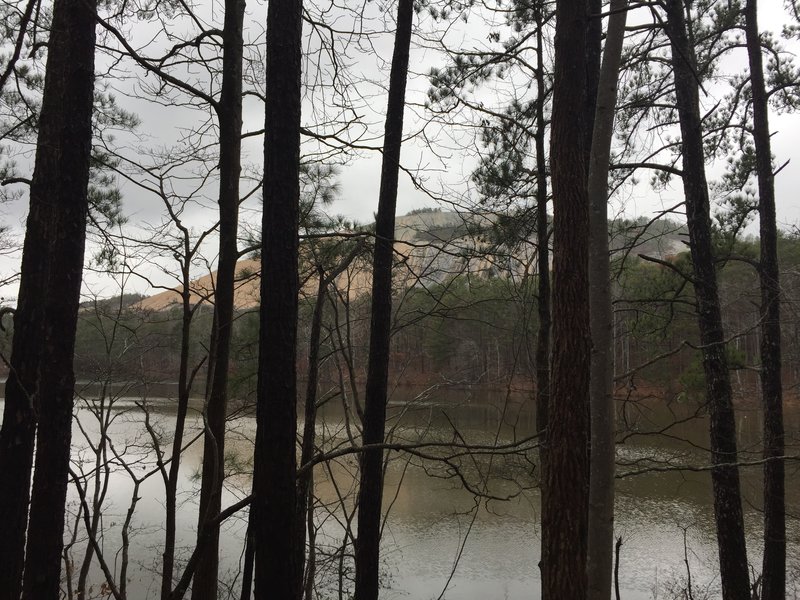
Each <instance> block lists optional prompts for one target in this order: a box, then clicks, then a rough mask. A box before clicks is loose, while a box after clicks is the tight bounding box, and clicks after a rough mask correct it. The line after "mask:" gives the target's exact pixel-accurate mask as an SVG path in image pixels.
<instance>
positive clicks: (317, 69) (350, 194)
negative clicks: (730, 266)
mask: <svg viewBox="0 0 800 600" xmlns="http://www.w3.org/2000/svg"><path fill="white" fill-rule="evenodd" d="M781 4H782V2H775V1H773V2H762V3H761V6H762V8H761V14H760V26H761V29H762V30H772V31H775V32H779V31H780V29H781V27H782V25H783V24H784V23H786V22H788V15H787V14H786V13H785V12H784V11H783V10H782V9H781V6H780V5H781ZM365 6H366V8H365V14H364V19H363V20H361V15H360V14H358V15H354V14H353V13H347V12H344V11H341V15H340V16H339V17H338V20H337V21H336V22H335V27H337V28H338V29H340V30H346V29H348V28H352V27H353V26H354V25H358V26H359V27H361V28H362V29H366V30H372V31H375V32H379V31H381V30H386V31H390V30H391V26H392V25H391V24H392V22H393V18H394V17H393V14H392V13H393V12H394V3H393V2H370V3H368V4H366V5H365ZM387 7H388V8H389V10H388V11H387V12H383V9H385V8H387ZM765 7H766V8H765ZM205 10H206V11H207V12H206V14H203V15H201V16H202V17H203V18H206V19H207V20H208V21H209V22H218V21H219V20H220V18H221V14H219V12H221V4H220V3H218V2H212V3H209V4H208V5H207V6H206V7H205ZM217 11H219V12H217ZM265 12H266V11H265V7H264V6H263V4H260V3H256V2H254V1H252V0H251V2H249V3H248V13H249V16H248V22H250V26H249V30H248V34H247V37H248V38H249V39H250V40H251V41H252V42H254V43H255V44H260V46H259V48H260V50H258V52H260V53H261V54H263V35H262V31H263V28H262V27H261V25H260V22H261V21H262V20H263V16H264V14H265ZM417 22H421V27H422V29H423V30H425V31H428V32H432V31H438V32H439V34H440V35H442V36H443V39H445V40H446V41H447V43H448V44H449V45H451V46H454V47H460V48H462V49H467V50H473V49H484V48H486V47H487V46H488V44H489V42H488V41H487V35H488V32H489V31H492V30H498V31H503V28H502V27H501V21H500V20H498V22H497V23H496V24H495V25H496V27H494V28H492V26H487V25H485V24H482V23H481V22H479V20H478V19H476V18H474V15H473V18H472V19H471V20H469V22H467V23H464V22H463V21H460V20H455V21H454V22H453V23H450V24H448V25H447V29H446V30H445V29H444V25H442V24H441V23H434V22H433V20H432V19H431V18H430V16H428V15H419V16H418V17H417ZM154 31H155V30H154V29H152V28H148V26H140V27H139V28H137V30H136V31H135V32H132V33H131V35H132V36H133V37H134V38H135V39H136V40H139V39H141V40H144V39H147V38H150V37H152V36H153V35H154ZM176 31H177V26H176ZM187 31H188V25H187ZM306 33H308V37H307V43H306V48H305V50H306V51H308V52H309V53H310V55H311V56H312V57H313V58H312V59H310V60H309V62H307V63H306V65H307V70H306V73H305V74H304V77H305V81H306V83H307V85H308V88H309V90H310V91H309V92H308V93H307V97H306V99H305V104H304V117H303V122H304V125H306V126H308V127H314V125H315V123H319V122H320V120H322V119H329V120H330V121H331V123H330V124H328V125H326V126H324V127H321V128H320V129H321V130H322V131H325V132H326V133H330V132H331V131H334V130H337V125H336V123H337V122H338V123H341V122H342V121H344V120H350V119H354V118H356V117H357V121H358V125H357V126H355V127H353V128H352V129H351V130H350V132H349V133H344V134H342V135H343V136H344V137H347V138H348V139H350V140H351V141H352V142H354V143H357V144H360V145H362V146H373V147H374V146H379V145H380V144H381V136H382V130H383V112H384V110H385V105H386V97H385V86H386V85H387V84H388V74H389V66H390V60H391V52H392V45H393V39H392V35H391V34H390V33H384V34H379V33H375V34H374V35H371V36H368V37H367V38H365V40H366V41H363V40H362V41H353V40H350V41H349V42H348V44H347V52H346V54H345V56H344V57H343V58H342V59H341V61H342V63H341V65H340V69H341V71H340V73H339V76H340V77H341V79H339V80H337V83H338V85H339V86H340V89H341V88H344V89H345V93H346V94H347V95H348V96H349V97H350V99H351V100H352V101H353V102H354V104H355V105H356V106H355V110H354V111H352V112H348V111H347V110H339V111H337V110H336V109H333V110H331V106H332V105H333V104H334V102H333V99H334V98H335V97H334V96H332V95H331V92H330V89H329V88H328V87H326V85H315V84H318V83H319V82H322V83H324V84H327V83H329V82H330V81H331V79H332V77H331V73H332V72H333V71H332V69H333V66H332V65H331V64H330V62H329V61H327V59H326V58H325V56H324V54H322V53H319V52H317V51H318V50H319V48H320V44H319V38H317V37H316V36H315V35H314V32H311V31H310V28H309V27H308V26H306ZM505 34H506V35H507V30H506V33H505ZM141 43H143V42H141ZM339 43H340V44H341V47H344V44H345V42H344V41H340V42H339ZM434 45H435V44H434V43H433V42H432V41H431V39H430V37H429V38H428V39H425V38H422V37H417V38H416V39H415V42H414V49H413V50H412V57H411V69H412V74H411V76H410V80H409V87H408V93H407V100H408V102H409V107H408V108H407V110H406V119H405V131H406V134H411V133H416V134H419V135H417V136H416V137H414V138H413V139H411V140H409V141H407V142H406V143H405V145H404V146H403V153H402V163H403V165H404V167H406V168H407V169H408V170H409V171H411V172H413V173H414V174H415V176H416V177H418V179H419V182H421V183H423V184H424V186H425V188H426V190H427V192H429V193H426V192H424V191H420V190H418V189H416V188H415V185H414V182H412V180H411V177H409V176H408V175H406V174H401V178H400V189H399V193H398V207H397V212H398V214H405V213H407V212H408V211H410V210H412V209H415V208H420V207H423V206H434V205H435V201H434V200H433V199H432V197H431V194H432V195H433V196H443V197H446V198H447V199H451V200H453V201H454V202H456V203H457V204H458V203H460V202H461V201H462V199H463V198H465V197H470V196H471V197H472V199H474V193H473V191H472V190H470V180H469V175H470V173H471V172H472V170H473V169H474V167H475V165H476V158H475V156H476V151H477V150H478V146H477V145H476V140H475V136H474V131H473V130H472V128H471V125H469V126H462V125H458V124H456V125H452V126H451V125H445V124H442V123H439V122H435V121H433V122H432V121H431V120H430V115H429V114H428V113H427V112H426V111H425V109H424V106H423V104H424V102H425V99H426V91H427V89H428V85H429V84H428V79H427V75H428V72H429V70H430V68H431V67H434V66H437V65H442V64H444V63H443V57H442V55H441V53H439V52H437V51H436V50H435V49H433V48H432V46H434ZM153 54H155V52H154V51H152V50H151V51H150V52H149V55H153ZM745 59H746V57H745V56H744V55H742V56H741V57H740V60H742V61H744V60H745ZM99 63H100V64H101V65H107V64H108V59H106V58H102V57H101V58H100V59H99ZM259 65H260V63H259V62H258V61H256V65H255V66H254V72H255V73H256V75H257V74H258V73H257V71H258V66H259ZM342 67H346V68H342ZM740 67H743V65H737V64H729V65H726V68H727V69H729V70H738V69H739V68H740ZM127 68H128V69H129V71H127V74H128V75H129V76H130V78H129V79H126V80H122V81H119V80H117V81H111V82H109V83H110V85H112V88H113V89H115V90H116V95H117V97H118V101H119V103H120V105H122V106H124V107H126V108H128V109H129V110H131V111H133V112H135V113H136V114H137V115H139V117H140V119H141V125H140V126H139V128H138V130H137V137H136V138H132V137H128V138H126V136H125V134H121V135H120V136H119V139H120V140H121V141H122V142H123V146H125V150H124V151H126V152H128V153H130V154H131V156H135V155H136V153H137V148H139V147H143V146H150V147H167V146H169V145H171V144H174V143H175V142H177V141H179V140H181V139H182V138H183V137H185V134H186V132H187V131H189V130H191V129H193V128H195V127H196V126H197V125H198V123H201V122H202V121H204V120H205V118H206V117H207V115H208V111H205V113H203V112H202V111H197V110H191V109H188V108H185V107H180V106H157V105H153V104H152V103H149V102H147V101H145V100H142V99H137V98H133V97H131V94H132V92H133V91H134V90H136V89H138V86H139V84H138V83H136V78H137V77H141V76H142V70H141V69H140V68H138V67H136V66H135V65H130V66H128V67H127ZM190 75H191V74H190ZM144 81H145V82H153V81H154V77H153V75H148V76H147V78H145V79H144ZM526 83H527V82H525V81H513V82H506V83H505V85H507V86H515V87H516V88H524V87H525V85H526ZM509 89H510V88H508V87H507V88H505V89H501V91H500V92H494V91H487V92H481V91H478V92H477V93H478V95H480V94H481V93H486V94H494V96H487V101H489V100H492V101H495V102H497V101H499V100H500V98H501V97H507V96H508V95H509V94H510V93H511V92H509ZM513 93H514V94H518V93H524V91H523V92H518V91H514V92H513ZM711 100H712V99H709V98H707V99H706V101H707V102H709V101H711ZM262 127H263V105H262V104H261V102H260V101H257V100H255V99H253V98H249V99H248V100H246V102H245V126H244V129H245V131H256V130H259V129H261V128H262ZM771 129H772V130H773V132H774V137H773V152H774V154H775V156H776V161H777V164H783V163H784V162H786V161H790V162H789V165H788V166H787V167H786V168H785V169H784V170H783V171H782V172H781V173H780V174H779V176H778V178H777V180H776V186H777V202H778V220H779V224H780V225H781V226H783V227H785V228H788V227H791V226H793V225H797V224H798V223H800V200H798V198H797V190H798V189H800V143H799V141H798V137H800V116H798V115H775V114H773V115H772V116H771ZM420 132H421V133H420ZM262 143H263V138H262V137H260V136H257V137H251V138H247V139H245V142H244V161H245V164H246V165H250V166H251V167H252V168H253V169H257V168H260V167H259V165H260V162H261V159H262V153H263V148H262ZM305 149H306V151H307V152H309V153H313V152H315V151H317V150H318V149H319V147H318V146H316V145H314V144H313V143H307V144H306V145H305ZM25 160H26V158H25V157H23V158H22V159H21V164H22V165H23V166H24V164H25V162H24V161H25ZM143 160H144V159H143ZM717 171H718V170H717ZM712 173H713V170H712ZM379 176H380V154H379V153H377V152H374V151H373V152H370V151H366V150H365V151H361V152H358V153H353V154H352V156H351V157H350V158H349V159H348V161H347V163H346V164H344V165H343V166H342V169H341V175H340V178H339V184H340V190H341V193H340V195H339V199H338V200H337V201H336V203H335V204H334V206H333V207H331V208H330V212H332V213H338V214H343V215H344V216H346V217H348V218H351V219H355V220H357V221H359V222H362V223H365V222H370V221H371V220H372V215H373V213H374V211H375V210H376V206H377V195H378V188H379ZM640 179H641V180H642V183H641V184H640V185H638V186H637V187H636V188H635V189H628V190H626V191H625V193H624V195H623V197H621V198H619V199H616V201H615V202H616V204H615V208H614V210H615V212H617V213H622V214H625V215H626V216H638V215H646V216H650V215H653V214H654V213H655V212H657V211H659V210H661V209H662V208H664V207H665V206H671V205H674V204H677V202H679V200H680V196H681V189H680V185H679V182H677V181H676V182H673V184H672V186H671V187H670V188H668V189H667V190H665V191H662V192H660V193H655V192H653V191H652V190H651V189H650V187H649V185H648V184H647V182H648V180H649V174H645V173H642V175H641V177H640ZM251 185H252V182H248V181H245V182H244V183H243V190H246V189H249V188H250V186H251ZM122 190H123V194H124V205H123V210H124V212H125V214H126V215H127V216H128V219H129V223H130V226H132V227H139V226H143V225H144V224H146V223H149V224H157V223H158V222H159V221H160V220H161V218H162V215H163V212H164V211H163V206H162V205H161V204H160V202H159V200H158V199H157V198H156V197H154V196H152V195H151V194H148V193H146V192H143V191H142V190H141V189H137V188H136V187H135V186H133V185H131V184H129V183H124V182H123V184H122ZM215 193H216V189H215V186H214V185H213V184H212V185H209V186H207V189H206V190H205V192H204V193H203V194H201V196H200V197H199V200H200V201H199V202H197V203H191V204H190V205H187V208H186V210H185V212H184V215H183V217H184V221H185V222H186V223H187V224H189V225H191V226H193V227H195V228H196V229H197V230H198V231H200V230H202V229H204V228H206V227H208V224H209V223H211V222H213V220H214V218H215V217H214V197H215ZM259 200H260V194H256V195H254V196H253V198H252V199H251V200H250V201H249V202H248V203H247V205H246V206H245V208H244V210H243V215H242V216H243V219H244V221H245V222H246V223H248V224H253V225H256V224H258V223H259V221H260V216H259V215H258V203H259ZM2 208H3V211H4V214H3V215H2V219H3V221H4V222H5V223H8V224H9V225H11V226H12V228H13V230H14V233H15V235H16V236H17V239H18V241H19V242H20V243H21V239H22V235H23V226H24V217H25V214H26V212H27V207H26V202H25V201H24V200H22V201H18V202H15V203H11V204H7V205H5V206H3V207H2ZM214 245H215V244H214V243H213V241H212V242H211V243H209V244H207V245H206V247H207V254H208V258H209V260H210V261H211V262H212V263H213V260H214V257H213V255H214ZM18 259H19V257H18V255H17V256H16V257H14V258H11V259H10V258H6V259H0V261H2V262H0V268H1V269H2V272H4V273H8V272H10V271H12V270H14V268H15V261H18ZM164 264H165V266H167V263H164ZM199 269H201V268H199ZM167 270H169V267H168V266H167ZM199 274H202V273H200V272H198V275H199ZM150 275H151V276H152V277H154V278H155V279H156V281H158V282H159V283H161V284H164V285H171V282H170V278H169V277H168V276H167V275H166V274H164V273H158V272H156V271H153V270H151V272H150ZM87 281H88V286H89V287H90V288H91V289H93V290H94V291H96V292H97V293H100V294H102V295H114V293H115V286H114V285H112V284H110V283H109V282H108V280H107V279H106V278H103V277H102V276H100V275H98V274H87ZM132 283H133V285H132V288H133V289H134V290H135V291H139V292H148V289H147V288H148V286H147V284H146V283H145V282H144V281H134V282H132ZM15 295H16V286H15V285H11V286H6V287H5V288H2V289H0V296H1V297H2V298H4V299H5V300H6V301H8V300H11V299H13V297H14V296H15Z"/></svg>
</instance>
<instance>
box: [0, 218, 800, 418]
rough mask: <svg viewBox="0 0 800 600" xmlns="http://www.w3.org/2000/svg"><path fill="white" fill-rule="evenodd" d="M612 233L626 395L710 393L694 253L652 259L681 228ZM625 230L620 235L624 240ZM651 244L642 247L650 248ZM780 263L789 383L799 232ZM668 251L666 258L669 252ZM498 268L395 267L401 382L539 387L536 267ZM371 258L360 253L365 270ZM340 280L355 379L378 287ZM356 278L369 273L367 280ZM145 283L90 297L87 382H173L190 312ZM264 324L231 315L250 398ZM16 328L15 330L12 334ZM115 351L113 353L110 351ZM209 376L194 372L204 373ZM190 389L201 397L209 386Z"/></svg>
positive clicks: (396, 364)
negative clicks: (147, 296)
mask: <svg viewBox="0 0 800 600" xmlns="http://www.w3.org/2000/svg"><path fill="white" fill-rule="evenodd" d="M614 230H616V231H617V234H616V235H614V234H613V233H612V239H616V240H617V246H618V248H617V250H616V251H615V252H614V254H613V257H614V258H613V259H612V269H613V272H614V282H615V283H614V291H613V299H614V315H615V317H614V353H615V357H616V360H615V364H616V365H617V367H616V371H615V374H616V377H617V387H618V393H620V394H624V393H627V392H626V390H631V389H640V390H641V392H642V393H645V392H646V393H650V394H652V393H665V394H668V395H670V396H674V395H686V394H690V393H691V394H701V392H702V380H701V378H702V373H701V369H700V358H699V354H698V352H697V350H696V346H697V344H698V341H697V332H696V327H695V325H694V322H693V319H692V302H693V296H692V287H691V284H686V282H685V279H684V278H683V277H682V276H681V274H680V272H681V271H682V270H683V271H685V270H686V269H687V268H688V265H689V263H688V256H687V255H686V253H685V252H679V253H677V254H668V253H667V262H668V264H658V263H655V262H652V261H651V260H647V259H646V258H642V257H641V256H645V257H648V256H650V254H649V253H652V256H650V257H651V258H657V257H658V256H659V255H661V254H664V251H665V247H666V248H667V249H668V247H674V246H675V242H676V240H678V239H679V238H678V235H679V233H680V232H681V227H680V226H679V225H678V224H676V223H670V222H665V223H660V224H659V226H658V227H657V228H656V227H654V228H653V230H652V231H649V232H646V231H644V223H642V222H641V221H640V222H638V223H637V222H635V221H630V222H619V223H615V224H614V226H613V228H612V232H613V231H614ZM623 238H624V239H625V240H626V241H624V242H623V241H622V239H623ZM726 252H727V253H728V254H729V255H730V256H731V257H732V258H730V259H729V260H727V261H725V262H724V264H723V266H721V268H720V287H721V290H722V292H721V294H722V298H723V300H724V307H723V316H724V319H725V324H726V329H727V331H729V332H730V334H729V335H730V341H729V342H728V355H729V358H730V360H731V366H732V368H733V369H734V373H735V374H734V380H735V382H736V390H737V397H738V398H741V399H745V398H752V397H753V394H754V393H755V392H756V387H757V373H756V372H755V370H754V366H755V365H757V364H758V360H759V359H758V353H759V339H760V338H759V335H760V334H759V331H758V320H759V314H758V309H757V304H756V300H757V297H758V293H757V287H756V282H757V273H756V272H755V270H754V269H753V267H752V265H751V264H748V261H752V260H753V258H754V257H755V256H756V255H757V253H758V240H757V239H754V238H752V237H751V238H744V239H741V240H737V241H736V243H735V245H734V247H732V248H728V249H726ZM640 255H641V256H640ZM779 256H780V265H781V272H782V273H783V274H784V283H783V286H784V290H785V294H786V295H785V303H786V310H785V311H784V313H785V314H784V316H783V325H782V329H783V333H784V336H785V339H786V340H787V345H786V350H785V352H786V367H785V372H784V377H785V381H786V387H787V389H789V390H790V393H791V390H792V388H793V387H794V386H795V385H796V384H797V382H798V381H800V362H799V361H798V360H797V359H798V356H797V354H796V352H797V348H798V347H799V346H798V344H796V343H795V340H798V341H800V339H799V338H798V335H800V321H798V314H797V312H796V311H797V307H798V303H800V281H798V280H797V278H798V272H800V270H799V269H800V240H799V239H798V237H797V235H796V234H793V233H791V232H788V233H782V234H781V235H780V237H779ZM659 260H661V259H659ZM492 262H493V264H494V266H492V267H490V268H488V269H487V270H486V271H485V272H483V273H479V274H477V275H476V274H470V275H467V274H462V275H457V274H456V275H452V276H448V277H449V278H448V279H447V280H446V281H442V282H438V283H432V284H426V285H424V286H423V285H415V286H410V287H406V285H405V284H406V282H405V281H404V280H402V279H399V280H398V281H397V282H396V285H397V288H396V290H395V296H394V297H395V300H394V302H395V306H396V309H395V312H394V319H393V332H392V341H391V350H392V351H391V362H390V364H391V371H392V373H393V377H394V378H396V379H397V380H399V381H402V382H405V383H408V384H414V385H426V384H431V383H437V382H440V381H443V380H444V381H450V382H453V383H459V384H463V385H475V384H486V385H489V386H497V387H504V386H506V385H507V384H508V383H509V381H513V383H514V385H515V386H519V387H520V388H523V387H528V388H530V387H534V386H535V381H536V378H535V365H534V364H533V360H532V357H531V355H530V350H529V348H530V345H531V343H532V342H531V340H533V339H535V336H536V333H537V331H538V317H537V310H536V309H537V296H536V290H537V283H538V278H537V275H536V273H535V271H534V272H531V273H529V274H527V275H524V276H523V277H519V276H518V274H517V273H514V274H513V275H511V274H509V273H504V272H503V271H502V269H501V268H499V267H497V266H496V265H497V263H498V261H492ZM366 269H368V267H367V266H366V265H364V264H358V265H354V266H353V267H352V270H351V272H350V280H352V279H353V278H355V272H356V270H366ZM347 282H348V280H347V279H340V280H339V281H338V282H337V283H336V286H337V288H341V289H339V290H338V292H339V293H338V294H337V297H336V300H335V301H336V303H337V304H336V307H333V306H328V307H327V308H326V309H325V310H324V315H325V316H324V318H323V329H324V331H325V336H324V340H323V348H324V350H323V356H329V355H330V356H332V355H333V354H335V353H336V352H337V351H339V352H340V351H341V350H342V348H341V346H340V338H339V337H338V336H339V335H341V334H340V333H338V334H337V332H336V330H337V328H341V327H343V325H344V324H343V323H342V322H341V321H339V322H338V323H337V318H340V316H341V314H343V313H344V312H345V311H346V313H347V319H348V320H347V327H348V328H349V329H350V331H349V332H348V335H349V336H350V344H351V346H352V351H353V354H354V357H355V364H354V371H353V372H354V373H355V374H356V376H357V378H358V380H359V382H362V381H363V377H364V373H365V370H364V369H365V364H364V362H363V361H364V360H365V358H366V356H367V351H368V343H367V337H368V336H367V334H366V331H367V329H366V328H367V323H368V312H367V311H368V309H369V298H368V294H366V293H364V291H363V289H362V288H359V289H358V290H357V292H356V293H354V292H353V291H351V290H348V289H347ZM362 283H363V280H362V278H359V284H362ZM141 300H142V297H141V296H139V295H129V296H124V297H122V298H117V299H108V300H97V301H93V302H87V303H84V304H83V306H82V310H81V313H80V320H79V324H78V335H77V341H76V354H75V368H76V373H77V375H78V377H79V378H80V379H83V380H102V379H109V380H116V381H124V380H132V381H138V380H142V381H146V380H148V381H151V382H158V381H162V382H163V381H172V380H173V379H174V373H175V367H176V365H177V362H178V359H179V348H180V311H179V309H178V308H177V307H173V308H169V309H165V310H160V311H154V310H151V309H150V310H145V309H142V308H139V307H137V303H138V302H139V301H141ZM313 302H314V298H313V297H305V298H301V303H300V316H299V320H298V329H299V331H300V332H301V333H300V339H301V346H302V348H301V351H300V353H299V357H300V358H299V359H298V360H299V362H298V365H299V372H300V376H301V378H302V376H303V373H306V372H307V370H308V365H307V361H306V359H305V358H304V357H307V352H308V347H307V344H306V345H305V346H303V341H306V340H308V339H309V336H308V334H307V332H308V331H309V329H310V325H311V314H312V309H313ZM212 303H213V299H210V300H208V301H206V302H205V303H204V305H203V306H204V307H203V308H201V309H200V310H199V311H198V314H197V316H196V317H195V321H194V324H193V328H192V356H193V357H194V360H195V361H197V360H199V359H200V358H201V357H202V356H203V355H204V354H205V353H207V352H208V342H207V340H208V336H209V334H210V329H211V325H212V313H213V310H212ZM115 323H118V324H121V325H122V326H123V328H124V331H125V333H124V335H118V337H116V339H108V338H109V332H110V331H111V328H112V325H113V324H115ZM257 330H258V322H257V319H256V315H255V313H254V311H253V310H252V309H239V310H238V311H237V315H236V318H235V320H234V332H233V339H232V342H231V345H232V349H233V350H232V362H231V379H232V383H231V385H232V394H233V396H234V397H235V398H236V400H237V401H240V402H241V401H245V400H247V398H248V396H250V394H251V393H252V392H253V389H254V388H253V385H254V380H253V377H254V375H255V359H256V355H257V352H256V340H257ZM7 339H8V337H6V342H7ZM109 357H112V358H111V359H110V358H109ZM320 377H321V378H322V379H323V380H324V381H326V382H332V381H336V380H337V379H338V377H339V373H338V370H337V366H336V361H334V360H327V361H325V364H324V365H323V367H322V371H321V373H320ZM202 380H203V378H202V377H201V378H199V380H198V381H202ZM194 393H195V394H196V395H202V394H203V393H204V389H203V386H202V385H197V386H196V388H195V391H194Z"/></svg>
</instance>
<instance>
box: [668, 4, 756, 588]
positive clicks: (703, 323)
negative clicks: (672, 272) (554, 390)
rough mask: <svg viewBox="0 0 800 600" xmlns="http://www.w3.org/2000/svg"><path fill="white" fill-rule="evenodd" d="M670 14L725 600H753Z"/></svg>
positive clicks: (705, 233)
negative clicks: (751, 598)
mask: <svg viewBox="0 0 800 600" xmlns="http://www.w3.org/2000/svg"><path fill="white" fill-rule="evenodd" d="M666 10H667V23H666V26H667V33H668V35H669V39H670V45H671V48H672V69H673V74H674V79H675V100H676V105H677V108H678V118H679V120H680V127H681V138H682V139H681V149H682V158H683V189H684V195H685V197H686V219H687V225H688V228H689V240H690V243H689V246H690V250H691V257H692V268H693V278H692V280H693V284H694V291H695V296H696V303H697V305H696V307H697V308H696V310H697V321H698V328H699V330H700V342H701V344H702V352H703V371H704V373H705V383H706V395H707V399H708V407H709V412H710V414H711V424H710V438H711V452H712V462H713V464H714V465H716V466H715V467H714V468H713V469H712V471H711V481H712V485H713V488H714V517H715V520H716V526H717V543H718V545H719V562H720V576H721V582H722V596H723V598H724V599H725V600H747V599H749V598H750V582H749V576H748V573H749V571H748V564H747V549H746V546H745V537H744V522H743V517H742V500H741V492H740V486H739V468H738V467H737V466H736V460H737V452H736V421H735V419H734V413H733V402H732V397H731V396H732V391H731V380H730V372H729V371H728V360H727V357H726V354H725V336H724V332H723V329H722V314H721V311H720V303H719V292H718V290H717V272H716V267H715V264H714V253H713V248H712V240H711V217H710V214H709V210H710V207H709V196H708V185H707V183H706V174H705V157H704V154H703V125H702V122H701V119H700V100H699V93H698V83H697V78H696V72H697V68H696V60H695V57H694V50H693V48H692V46H691V45H690V43H689V38H688V33H687V28H686V18H685V15H684V10H685V5H684V2H683V1H682V0H669V1H668V2H667V3H666Z"/></svg>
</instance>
